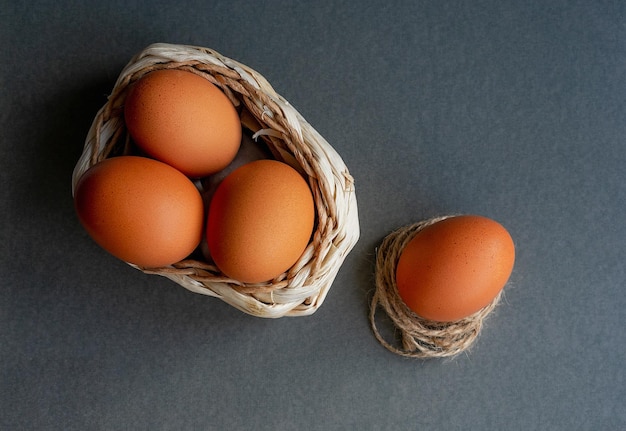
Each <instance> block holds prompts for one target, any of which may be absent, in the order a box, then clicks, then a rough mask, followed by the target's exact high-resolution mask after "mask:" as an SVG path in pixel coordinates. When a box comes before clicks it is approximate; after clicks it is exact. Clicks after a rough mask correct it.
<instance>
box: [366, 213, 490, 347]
mask: <svg viewBox="0 0 626 431" xmlns="http://www.w3.org/2000/svg"><path fill="white" fill-rule="evenodd" d="M448 217H449V216H442V217H436V218H431V219H428V220H425V221H421V222H418V223H415V224H412V225H409V226H405V227H403V228H400V229H398V230H396V231H394V232H392V233H390V234H389V235H388V236H387V237H385V239H384V240H383V241H382V243H381V244H380V246H379V247H378V249H377V251H376V268H375V285H376V290H375V291H374V294H373V296H372V299H371V303H370V314H369V320H370V324H371V327H372V330H373V332H374V335H375V337H376V339H377V340H378V341H379V342H380V343H381V344H382V345H383V346H384V347H385V348H387V349H388V350H390V351H391V352H393V353H396V354H398V355H401V356H406V357H413V358H437V357H439V358H441V357H447V356H454V355H457V354H459V353H461V352H463V351H464V350H466V349H468V348H469V347H470V346H471V345H472V343H473V342H474V341H475V340H476V338H477V337H478V335H479V333H480V330H481V327H482V324H483V320H484V319H485V317H487V315H488V314H489V313H490V312H491V311H492V310H493V309H494V308H495V307H496V305H497V304H498V302H499V300H500V296H501V295H502V293H500V294H499V295H498V296H497V297H496V298H495V299H494V300H493V301H492V302H491V303H490V304H489V305H487V306H486V307H484V308H483V309H481V310H479V311H478V312H476V313H474V314H473V315H471V316H468V317H466V318H464V319H462V320H458V321H455V322H433V321H430V320H426V319H423V318H421V317H420V316H418V315H417V314H415V313H414V312H413V311H412V310H410V309H409V308H408V307H407V306H406V305H405V303H404V302H403V301H402V299H401V298H400V295H399V294H398V288H397V285H396V280H395V274H396V266H397V264H398V260H399V258H400V255H401V254H402V251H403V250H404V248H405V246H406V245H407V244H408V243H409V242H410V241H411V239H413V237H414V236H415V235H416V234H417V233H418V232H419V231H420V230H421V229H423V228H425V227H426V226H429V225H431V224H434V223H436V222H438V221H440V220H444V219H446V218H448ZM379 306H380V307H381V308H382V309H383V310H384V311H385V313H386V314H387V315H388V316H389V318H390V319H391V321H392V322H393V325H394V326H395V327H396V328H397V329H398V330H399V332H400V337H401V342H400V343H401V347H399V346H396V345H394V344H392V343H390V342H388V341H387V340H385V338H384V337H383V336H382V335H381V333H380V331H379V329H378V327H377V325H376V312H377V310H378V307H379Z"/></svg>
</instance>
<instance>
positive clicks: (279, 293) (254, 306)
mask: <svg viewBox="0 0 626 431" xmlns="http://www.w3.org/2000/svg"><path fill="white" fill-rule="evenodd" d="M164 68H175V69H184V70H188V71H191V72H194V73H196V74H198V75H200V76H203V77H204V78H206V79H207V80H209V81H210V82H212V83H213V84H215V85H216V86H217V87H219V88H220V89H221V90H222V91H223V92H224V93H225V94H226V95H227V96H228V98H229V99H230V100H231V101H232V102H233V103H234V105H235V106H236V107H237V109H238V110H239V112H240V117H241V122H242V126H243V127H244V128H246V129H248V130H250V131H251V133H254V135H253V137H254V138H255V139H263V140H264V141H265V144H267V146H268V147H269V149H270V150H271V152H272V154H273V156H274V158H276V159H277V160H281V161H283V162H286V163H288V164H290V165H291V166H293V167H294V168H296V169H297V170H298V171H300V172H301V173H302V174H303V175H304V176H305V178H307V180H308V183H309V186H310V187H311V190H312V192H313V197H314V201H315V208H316V224H315V229H314V232H313V235H312V237H311V241H310V243H309V245H308V246H307V248H306V250H305V251H304V253H303V254H302V256H301V257H300V259H299V260H298V261H297V262H296V263H295V264H294V265H293V266H292V267H291V268H290V269H289V270H288V271H287V272H285V273H284V274H282V275H280V276H278V277H277V278H275V279H274V280H272V281H271V282H267V283H263V284H245V283H242V282H239V281H237V280H233V279H229V278H226V277H225V276H224V275H223V274H221V273H220V272H219V269H218V268H217V267H216V266H215V265H214V264H213V263H212V262H207V261H204V260H203V259H201V258H194V259H186V260H184V261H181V262H178V263H176V264H174V265H171V266H168V267H163V268H141V267H138V266H136V265H133V264H130V265H131V266H133V267H135V268H137V269H139V270H141V271H143V272H146V273H150V274H157V275H161V276H165V277H167V278H169V279H171V280H173V281H175V282H176V283H178V284H180V285H181V286H183V287H185V288H186V289H188V290H190V291H192V292H196V293H200V294H203V295H208V296H213V297H217V298H219V299H221V300H223V301H225V302H227V303H228V304H230V305H232V306H234V307H236V308H237V309H239V310H241V311H243V312H245V313H248V314H251V315H254V316H259V317H266V318H277V317H282V316H303V315H310V314H312V313H314V312H315V311H316V310H317V309H318V308H319V307H320V305H321V304H322V303H323V301H324V299H325V297H326V294H327V293H328V290H329V289H330V287H331V285H332V283H333V281H334V279H335V277H336V275H337V273H338V271H339V268H340V267H341V264H342V263H343V261H344V259H345V257H346V256H347V254H348V253H349V252H350V250H351V249H352V248H353V247H354V245H355V244H356V242H357V240H358V238H359V221H358V215H357V204H356V197H355V190H354V181H353V178H352V176H351V175H350V173H349V171H348V168H347V167H346V166H345V164H344V162H343V160H342V159H341V157H340V156H339V154H338V153H337V152H336V151H335V150H334V149H333V148H332V147H331V146H330V145H329V143H328V142H327V141H326V140H325V139H324V138H323V137H322V136H321V135H320V134H319V133H318V132H317V131H316V130H315V129H313V127H311V125H310V124H309V123H307V122H306V120H305V119H304V118H303V117H302V116H301V115H300V114H299V113H298V112H297V111H296V110H295V109H294V108H293V107H292V106H291V105H290V104H289V102H287V101H286V100H285V99H284V98H283V97H281V96H280V95H279V94H277V93H276V92H275V91H274V89H273V88H272V86H271V85H270V84H269V83H268V82H267V81H266V80H265V79H264V78H263V77H262V76H261V75H260V74H259V73H257V72H255V71H254V70H252V69H250V68H249V67H247V66H245V65H243V64H241V63H238V62H236V61H234V60H232V59H229V58H226V57H224V56H222V55H220V54H219V53H217V52H215V51H213V50H211V49H208V48H202V47H195V46H184V45H172V44H153V45H150V46H148V47H147V48H146V49H145V50H143V51H142V52H140V53H139V54H138V55H136V56H135V57H134V58H133V59H132V60H131V61H130V62H129V63H128V65H127V66H126V67H125V68H124V69H123V70H122V72H121V74H120V76H119V78H118V80H117V82H116V83H115V86H114V88H113V91H112V93H111V95H110V96H109V98H108V101H107V103H106V104H105V105H104V106H103V107H102V108H101V109H100V110H99V111H98V113H97V114H96V117H95V119H94V121H93V123H92V126H91V128H90V130H89V133H88V136H87V139H86V142H85V146H84V150H83V153H82V155H81V157H80V159H79V161H78V163H77V164H76V167H75V168H74V173H73V178H72V191H73V190H74V188H75V187H76V184H77V182H78V180H79V178H80V177H81V175H82V174H83V173H84V172H85V171H86V170H87V169H88V168H89V167H91V166H93V165H94V164H96V163H97V162H99V161H101V160H103V159H105V158H107V157H111V156H115V155H121V154H127V153H128V151H129V150H128V148H129V146H130V138H129V136H128V133H127V132H126V127H125V124H124V115H123V108H124V101H125V98H126V93H127V89H128V87H129V85H130V84H132V83H133V82H134V81H136V80H137V79H139V78H140V77H142V76H143V75H145V74H146V73H148V72H150V71H153V70H156V69H164Z"/></svg>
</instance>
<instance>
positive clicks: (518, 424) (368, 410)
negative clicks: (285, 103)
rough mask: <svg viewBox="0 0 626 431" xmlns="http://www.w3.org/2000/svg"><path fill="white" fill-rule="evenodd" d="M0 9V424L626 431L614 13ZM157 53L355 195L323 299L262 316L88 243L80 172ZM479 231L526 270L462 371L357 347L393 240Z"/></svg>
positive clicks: (526, 8)
mask: <svg viewBox="0 0 626 431" xmlns="http://www.w3.org/2000/svg"><path fill="white" fill-rule="evenodd" d="M1 3H2V4H1V5H0V23H1V25H0V42H1V43H0V54H1V58H2V65H1V66H0V73H1V74H0V79H1V81H0V92H1V93H0V121H1V125H0V164H1V165H0V176H1V184H2V186H1V187H0V232H1V233H0V236H1V244H2V246H1V253H2V255H1V256H2V258H1V260H0V265H1V267H0V277H1V278H0V289H1V292H2V300H1V301H0V405H1V408H0V429H3V430H22V429H24V430H29V429H36V430H47V429H55V430H57V429H58V430H61V429H63V430H87V429H89V430H96V429H103V430H115V429H151V430H155V429H164V430H169V429H172V430H174V429H175V430H198V429H232V430H240V429H241V430H253V429H259V430H293V429H302V430H305V429H309V430H315V429H319V430H333V429H359V430H369V429H372V430H376V429H382V430H396V429H397V430H402V429H407V430H408V429H433V430H439V429H442V430H443V429H445V430H451V429H462V430H504V429H506V430H522V429H524V430H529V429H530V430H533V429H539V430H573V429H575V430H578V429H581V430H591V429H594V430H600V429H602V430H623V429H626V408H624V406H625V405H626V383H625V382H624V365H623V364H624V359H625V357H626V348H625V345H626V337H625V334H624V318H625V315H624V309H625V308H626V294H625V293H624V288H625V282H626V273H625V271H624V257H625V248H626V245H625V243H626V242H625V239H626V230H625V229H626V228H625V226H624V214H625V213H626V185H625V182H624V180H625V174H624V166H625V162H626V147H625V145H624V136H626V117H625V115H626V103H625V96H626V2H623V1H619V0H618V1H595V2H590V1H565V0H560V1H547V2H546V1H542V0H536V1H528V2H519V1H512V0H505V1H501V0H498V1H496V0H487V1H473V2H463V1H458V2H454V1H406V2H382V1H381V2H374V1H368V2H360V3H359V2H355V1H353V0H350V1H332V2H306V1H302V2H288V1H267V2H242V1H237V0H230V1H215V2H210V1H208V2H207V1H184V0H183V1H178V2H176V3H175V4H174V2H165V1H143V2H138V1H130V0H124V1H106V2H100V1H84V2H71V1H66V0H55V1H43V0H38V1H33V2H13V1H7V0H2V2H1ZM153 42H171V43H189V44H195V45H201V46H207V47H211V48H214V49H216V50H217V51H219V52H221V53H222V54H224V55H226V56H228V57H231V58H234V59H237V60H239V61H241V62H243V63H245V64H247V65H249V66H250V67H252V68H253V69H255V70H257V71H258V72H260V73H261V74H263V75H264V76H265V77H266V78H267V79H268V80H269V82H271V83H272V84H273V86H274V87H275V88H276V90H277V91H278V92H279V93H280V94H282V95H283V96H284V97H285V98H286V99H287V100H289V101H290V102H291V104H292V105H293V106H295V107H296V108H297V109H298V110H299V111H300V112H301V113H302V114H303V116H304V117H305V118H306V119H307V120H308V121H309V122H310V123H311V124H312V125H313V126H314V127H315V128H316V129H317V130H318V131H319V132H320V133H321V134H322V135H323V136H324V137H326V139H327V140H328V141H329V142H330V143H331V144H332V145H333V146H334V147H335V148H336V149H337V151H338V152H339V153H340V154H341V155H342V156H343V158H344V160H345V162H346V164H347V165H348V167H349V168H350V170H351V173H352V174H353V176H354V177H355V180H356V190H357V198H358V203H359V210H360V221H361V239H360V241H359V243H358V244H357V246H356V247H355V248H354V250H353V251H352V253H351V254H350V255H349V257H348V259H347V260H346V262H345V265H344V266H343V267H342V269H341V271H340V273H339V275H338V277H337V279H336V282H335V284H334V285H333V287H332V289H331V290H330V292H329V295H328V297H327V299H326V302H325V303H324V305H323V306H322V307H321V308H320V309H319V310H318V312H317V313H315V314H314V315H312V316H310V317H306V318H283V319H278V320H265V319H259V318H254V317H250V316H247V315H245V314H243V313H241V312H239V311H237V310H235V309H234V308H232V307H230V306H228V305H226V304H224V303H222V302H221V301H219V300H216V299H213V298H207V297H204V296H201V295H197V294H193V293H191V292H188V291H187V290H185V289H183V288H181V287H179V286H177V285H175V284H173V283H172V282H170V281H168V280H167V279H165V278H161V277H156V276H148V275H144V274H142V273H140V272H139V271H136V270H134V269H132V268H131V267H129V266H127V265H126V264H124V263H122V262H120V261H117V260H116V259H114V258H113V257H111V256H109V255H107V254H106V253H105V252H103V251H102V250H101V249H99V248H98V247H97V246H96V245H95V244H94V243H93V241H91V239H90V238H89V237H88V236H87V234H86V233H85V231H84V230H83V229H82V228H81V227H80V225H79V224H78V222H77V219H76V217H75V214H74V210H73V207H72V198H71V193H70V177H71V171H72V169H73V166H74V164H75V162H76V160H77V158H78V156H79V155H80V153H81V151H82V145H83V142H84V138H85V136H86V134H87V130H88V128H89V126H90V124H91V120H92V118H93V116H94V115H95V112H96V110H97V109H98V108H99V107H100V106H101V105H102V104H103V103H104V101H105V100H106V95H107V94H108V92H109V91H110V90H111V88H112V86H113V83H114V81H115V79H116V77H117V75H118V73H119V72H120V70H121V68H122V67H123V66H124V64H125V63H126V62H127V61H128V60H129V59H130V57H131V56H132V55H133V54H135V53H136V52H138V51H140V50H142V49H143V48H144V47H145V46H147V45H148V44H150V43H153ZM449 213H474V214H482V215H485V216H488V217H491V218H494V219H496V220H498V221H500V222H501V223H502V224H504V225H505V226H506V227H507V228H508V229H509V231H510V232H511V235H512V236H513V238H514V239H515V242H516V247H517V261H516V266H515V269H514V272H513V274H512V276H511V279H510V284H509V285H508V286H507V288H506V297H505V301H504V302H503V304H502V305H501V306H500V307H498V308H497V309H496V311H495V313H494V314H492V315H491V316H490V317H489V318H488V320H487V323H486V326H485V328H484V329H483V332H482V334H481V336H480V338H479V340H478V341H477V342H476V344H475V345H474V346H473V348H472V349H471V350H470V351H469V352H468V353H466V354H462V355H460V356H459V357H457V358H455V359H453V360H429V361H419V360H408V359H404V358H401V357H399V356H396V355H394V354H392V353H390V352H388V351H387V350H385V349H384V348H383V347H382V346H380V345H379V344H378V343H377V341H376V340H375V338H374V337H373V335H372V333H371V331H370V328H369V324H368V320H367V312H368V299H369V296H370V294H371V291H372V289H373V282H372V279H373V276H372V274H373V253H374V249H375V247H376V246H377V244H379V243H380V241H381V240H382V238H383V237H384V236H385V235H387V234H388V233H389V232H390V231H391V230H393V229H395V228H398V227H400V226H403V225H405V224H409V223H412V222H415V221H418V220H422V219H424V218H429V217H432V216H435V215H441V214H449Z"/></svg>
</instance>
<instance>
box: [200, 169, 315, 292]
mask: <svg viewBox="0 0 626 431" xmlns="http://www.w3.org/2000/svg"><path fill="white" fill-rule="evenodd" d="M314 221H315V206H314V202H313V195H312V193H311V190H310V188H309V186H308V184H307V182H306V181H305V180H304V178H303V177H302V176H301V175H300V174H299V173H298V172H297V171H296V170H295V169H293V168H292V167H291V166H289V165H287V164H285V163H282V162H279V161H276V160H258V161H253V162H250V163H247V164H245V165H243V166H241V167H239V168H237V169H236V170H235V171H233V172H232V173H231V174H229V175H228V176H227V177H226V178H225V179H224V180H223V181H222V182H221V183H220V185H219V186H218V187H217V190H216V191H215V194H214V195H213V199H212V200H211V204H210V207H209V214H208V218H207V229H206V235H207V244H208V249H209V252H210V255H211V257H212V259H213V260H214V262H215V264H216V265H217V267H218V268H219V269H220V270H221V271H222V272H223V273H224V274H225V275H226V276H228V277H230V278H233V279H235V280H238V281H241V282H245V283H261V282H265V281H269V280H272V279H274V278H275V277H277V276H279V275H280V274H282V273H284V272H285V271H287V270H288V269H289V268H290V267H291V266H293V265H294V263H295V262H296V261H297V260H298V258H300V256H301V255H302V253H303V251H304V250H305V248H306V247H307V245H308V243H309V240H310V238H311V233H312V230H313V225H314Z"/></svg>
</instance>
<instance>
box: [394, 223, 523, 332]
mask: <svg viewBox="0 0 626 431" xmlns="http://www.w3.org/2000/svg"><path fill="white" fill-rule="evenodd" d="M514 261H515V246H514V244H513V239H512V238H511V236H510V234H509V233H508V231H507V230H506V229H505V228H504V227H503V226H502V225H501V224H499V223H498V222H496V221H494V220H491V219H489V218H486V217H482V216H474V215H463V216H456V217H449V218H446V219H444V220H441V221H438V222H436V223H434V224H432V225H429V226H426V227H424V228H423V229H422V230H420V231H418V232H417V234H416V235H415V236H414V237H413V238H412V239H411V241H410V242H409V243H408V244H407V245H406V247H405V248H404V250H403V251H402V253H401V255H400V258H399V260H398V264H397V267H396V284H397V287H398V294H399V295H400V297H401V298H402V300H403V301H404V302H405V304H406V305H407V306H408V307H409V308H410V309H411V310H413V311H414V312H415V313H416V314H417V315H419V316H420V317H422V318H424V319H428V320H432V321H438V322H451V321H457V320H460V319H463V318H465V317H468V316H470V315H472V314H474V313H475V312H477V311H479V310H480V309H482V308H483V307H485V306H487V305H488V304H489V303H490V302H491V301H493V299H494V298H495V297H496V296H497V295H498V294H499V293H500V291H501V290H502V289H503V288H504V286H505V284H506V283H507V281H508V279H509V277H510V275H511V272H512V270H513V265H514Z"/></svg>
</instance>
